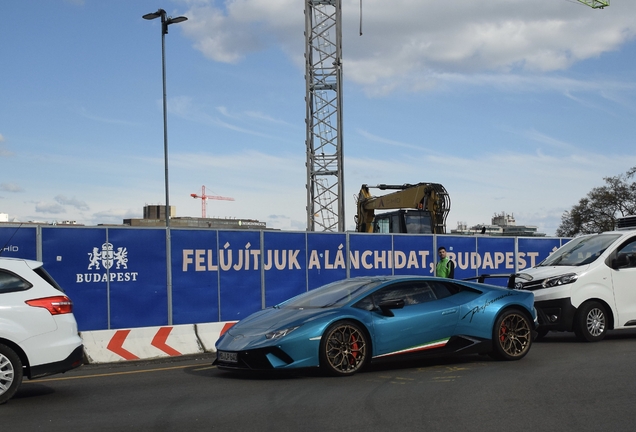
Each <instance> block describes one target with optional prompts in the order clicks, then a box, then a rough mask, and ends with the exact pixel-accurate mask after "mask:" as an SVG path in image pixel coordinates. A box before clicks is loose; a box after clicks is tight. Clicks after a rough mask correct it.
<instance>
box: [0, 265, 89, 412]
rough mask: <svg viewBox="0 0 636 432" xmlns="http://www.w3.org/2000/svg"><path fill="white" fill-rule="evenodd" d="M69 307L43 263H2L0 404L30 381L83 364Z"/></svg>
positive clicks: (0, 274)
mask: <svg viewBox="0 0 636 432" xmlns="http://www.w3.org/2000/svg"><path fill="white" fill-rule="evenodd" d="M83 351H84V348H83V345H82V339H81V338H80V336H79V334H78V332H77V322H76V321H75V317H74V316H73V303H72V302H71V300H70V299H69V298H68V297H67V296H65V295H64V292H63V291H62V289H61V288H60V287H59V285H57V283H56V282H55V281H54V280H53V278H51V276H50V275H49V274H48V273H47V272H46V271H45V270H44V268H43V267H42V263H41V262H38V261H30V260H24V259H16V258H0V404H2V403H5V402H6V401H8V400H9V399H10V398H11V397H12V396H13V395H14V394H15V392H16V390H17V389H18V386H19V385H20V383H21V382H22V377H23V376H26V377H28V378H29V379H33V378H39V377H42V376H45V375H52V374H56V373H61V372H66V371H68V370H71V369H73V368H76V367H78V366H80V365H81V364H82V361H83V355H84V353H83Z"/></svg>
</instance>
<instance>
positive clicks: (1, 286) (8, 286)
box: [0, 270, 33, 293]
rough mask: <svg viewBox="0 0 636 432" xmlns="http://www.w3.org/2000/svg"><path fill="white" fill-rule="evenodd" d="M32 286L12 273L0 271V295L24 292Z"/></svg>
mask: <svg viewBox="0 0 636 432" xmlns="http://www.w3.org/2000/svg"><path fill="white" fill-rule="evenodd" d="M32 286H33V285H31V284H30V283H29V282H27V281H25V280H24V279H22V278H20V277H18V276H16V275H14V274H13V273H10V272H7V271H4V270H0V293H8V292H16V291H26V290H28V289H29V288H31V287H32Z"/></svg>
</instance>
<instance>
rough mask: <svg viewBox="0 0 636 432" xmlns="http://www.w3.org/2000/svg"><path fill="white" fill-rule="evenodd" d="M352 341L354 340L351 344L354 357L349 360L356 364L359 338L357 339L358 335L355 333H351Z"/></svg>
mask: <svg viewBox="0 0 636 432" xmlns="http://www.w3.org/2000/svg"><path fill="white" fill-rule="evenodd" d="M351 342H353V343H352V344H351V356H352V357H353V358H352V359H350V360H349V363H350V364H354V363H355V359H356V357H358V354H359V353H358V340H357V339H356V336H355V335H354V334H352V335H351Z"/></svg>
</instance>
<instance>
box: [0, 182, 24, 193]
mask: <svg viewBox="0 0 636 432" xmlns="http://www.w3.org/2000/svg"><path fill="white" fill-rule="evenodd" d="M0 190H2V191H5V192H24V189H22V186H20V185H19V184H17V183H0Z"/></svg>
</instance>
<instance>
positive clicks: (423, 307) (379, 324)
mask: <svg viewBox="0 0 636 432" xmlns="http://www.w3.org/2000/svg"><path fill="white" fill-rule="evenodd" d="M433 288H434V287H433V286H432V285H431V284H430V283H429V282H427V281H412V282H399V283H395V284H392V285H390V286H388V287H384V288H382V289H380V290H379V291H377V292H376V293H374V294H373V296H372V298H373V302H374V304H375V306H376V309H375V310H374V311H373V312H371V314H372V320H373V330H374V347H375V350H374V355H375V356H380V355H390V354H399V353H407V352H417V351H423V350H427V349H432V348H436V347H441V346H444V345H445V344H446V342H447V340H448V338H449V337H450V336H451V335H452V334H453V331H454V329H455V326H456V325H457V321H458V319H459V318H458V316H459V307H458V306H456V305H454V304H452V303H451V302H450V301H448V300H447V299H445V298H441V297H442V296H443V295H440V294H439V292H436V290H435V289H433ZM437 291H438V290H437ZM393 300H403V301H404V307H402V308H394V309H390V312H389V313H384V312H382V311H381V310H379V309H378V306H379V305H380V304H382V303H383V302H387V301H393ZM390 315H392V316H390Z"/></svg>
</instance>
